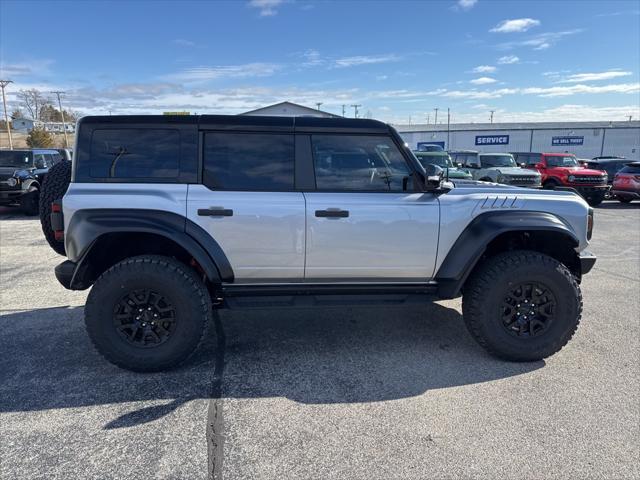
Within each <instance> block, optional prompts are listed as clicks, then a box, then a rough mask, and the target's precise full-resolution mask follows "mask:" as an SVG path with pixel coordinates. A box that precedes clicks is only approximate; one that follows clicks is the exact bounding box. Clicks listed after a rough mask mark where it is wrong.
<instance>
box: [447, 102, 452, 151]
mask: <svg viewBox="0 0 640 480" xmlns="http://www.w3.org/2000/svg"><path fill="white" fill-rule="evenodd" d="M450 125H451V110H449V107H447V150H449V148H451V147H449V127H450Z"/></svg>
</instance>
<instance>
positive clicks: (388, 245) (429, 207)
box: [305, 134, 439, 282]
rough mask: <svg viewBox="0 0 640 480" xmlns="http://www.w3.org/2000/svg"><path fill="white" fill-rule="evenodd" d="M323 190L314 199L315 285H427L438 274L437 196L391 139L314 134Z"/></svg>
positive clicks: (309, 259)
mask: <svg viewBox="0 0 640 480" xmlns="http://www.w3.org/2000/svg"><path fill="white" fill-rule="evenodd" d="M306 137H307V138H308V140H307V141H308V142H310V147H311V156H312V163H313V171H314V174H315V185H316V189H315V190H312V191H307V190H305V197H306V201H307V235H306V253H307V255H306V268H305V280H306V281H307V282H323V281H350V282H357V281H365V282H376V281H378V282H407V281H417V282H422V281H426V280H428V279H429V278H431V277H432V275H433V270H434V266H435V257H436V249H437V242H438V228H439V207H438V200H437V198H436V197H435V196H434V195H433V194H431V193H422V192H415V191H414V190H413V186H412V178H411V171H412V170H411V168H410V166H409V165H408V164H407V161H406V160H405V158H404V156H403V154H402V153H401V151H400V149H399V148H398V146H397V145H396V144H395V143H394V142H393V140H392V139H391V138H389V137H388V136H384V135H363V134H360V135H357V134H313V135H308V136H306Z"/></svg>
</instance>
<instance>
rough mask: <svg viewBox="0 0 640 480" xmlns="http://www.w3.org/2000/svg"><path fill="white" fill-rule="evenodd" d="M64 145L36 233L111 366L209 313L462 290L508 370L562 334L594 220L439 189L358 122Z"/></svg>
mask: <svg viewBox="0 0 640 480" xmlns="http://www.w3.org/2000/svg"><path fill="white" fill-rule="evenodd" d="M76 135H77V137H76V151H75V157H74V159H73V168H72V169H69V168H68V165H67V166H66V167H64V162H63V163H62V164H61V165H62V166H60V167H58V168H57V169H52V172H51V173H50V175H51V178H52V181H51V182H50V186H51V190H50V191H48V192H46V193H47V198H55V199H56V200H55V201H54V202H52V205H51V207H50V211H51V213H50V217H48V220H47V221H46V222H43V225H47V226H48V229H46V231H45V234H47V238H48V240H49V241H50V243H51V245H52V246H53V247H54V248H55V249H56V250H57V251H59V252H63V253H64V254H65V255H66V256H67V257H68V259H67V260H65V261H64V262H62V263H61V264H60V265H58V267H56V269H55V273H56V276H57V278H58V280H59V281H60V283H61V284H62V285H63V286H64V287H66V288H68V289H72V290H82V289H86V288H89V287H92V289H91V291H90V293H89V296H88V299H87V303H86V308H85V321H86V327H87V330H88V333H89V336H90V337H91V339H92V341H93V343H94V344H95V346H96V347H97V349H98V350H99V351H100V352H101V353H102V354H103V355H104V356H105V357H106V358H107V359H108V360H109V361H111V362H113V363H114V364H116V365H119V366H121V367H123V368H127V369H131V370H136V371H157V370H163V369H167V368H169V367H172V366H174V365H176V364H178V363H180V362H182V361H184V360H185V359H186V358H187V357H189V355H191V354H192V353H193V352H194V350H195V349H196V348H197V346H198V345H199V344H200V342H201V340H202V338H203V335H204V332H205V331H206V326H207V323H208V322H209V321H210V320H211V318H212V315H215V314H216V310H217V309H219V308H244V307H247V306H254V307H256V306H257V307H260V308H268V307H269V308H287V307H291V306H300V305H304V306H307V307H308V306H313V305H318V306H324V305H344V304H347V303H356V304H362V303H365V304H379V303H382V304H389V303H392V304H402V303H405V302H409V301H416V300H418V301H425V302H426V301H431V300H433V299H437V298H454V297H457V296H460V295H463V300H462V310H463V315H464V320H465V322H466V325H467V327H468V329H469V331H470V333H471V335H472V336H473V337H474V338H475V339H476V340H477V341H478V342H479V343H480V345H482V346H483V347H484V348H485V349H487V350H488V351H489V352H490V353H492V354H494V355H496V356H499V357H501V358H505V359H508V360H515V361H533V360H539V359H541V358H544V357H547V356H549V355H552V354H554V353H555V352H557V351H558V350H560V349H561V348H562V347H563V346H564V345H565V344H566V343H567V342H568V341H569V339H570V338H571V336H572V335H573V333H574V331H575V330H576V328H577V326H578V323H579V320H580V315H581V309H582V298H581V294H580V288H579V283H580V280H581V277H582V275H583V274H585V273H587V272H588V271H589V270H590V269H591V267H592V266H593V264H594V262H595V257H594V256H593V255H591V254H590V253H588V252H587V251H586V250H585V249H586V248H587V245H588V238H589V237H590V235H591V230H592V226H593V211H592V210H590V208H589V207H588V205H587V204H586V203H585V201H584V200H583V199H582V198H580V197H579V196H577V195H575V194H574V193H572V192H566V191H557V192H556V191H538V190H531V189H519V188H518V189H516V188H511V187H505V186H499V185H489V184H480V183H474V182H466V183H461V184H459V185H457V184H455V183H449V182H444V181H443V179H442V171H441V169H439V167H437V166H433V165H428V166H427V167H426V170H425V168H423V167H422V166H421V165H420V163H419V162H418V161H417V159H416V158H415V157H414V155H413V154H412V152H411V151H410V150H409V149H408V148H407V147H406V146H405V144H404V142H403V141H402V139H401V138H400V136H399V135H398V134H397V132H396V131H395V130H394V129H393V128H392V127H390V126H389V125H386V124H384V123H381V122H377V121H373V120H352V119H326V118H304V117H298V118H282V117H251V116H208V115H203V116H184V117H183V116H176V117H171V116H109V117H85V118H83V119H82V120H81V121H80V122H79V125H78V129H77V134H76ZM67 163H68V162H67ZM70 172H71V173H70ZM69 175H70V176H71V183H70V184H69V183H68V180H65V179H68V178H69ZM43 214H45V215H46V214H47V211H46V208H45V209H43Z"/></svg>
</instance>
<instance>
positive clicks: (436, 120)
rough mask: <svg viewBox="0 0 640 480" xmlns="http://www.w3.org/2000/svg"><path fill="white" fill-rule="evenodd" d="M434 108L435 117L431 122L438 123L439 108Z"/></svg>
mask: <svg viewBox="0 0 640 480" xmlns="http://www.w3.org/2000/svg"><path fill="white" fill-rule="evenodd" d="M434 110H435V111H436V119H435V120H434V122H433V124H434V125H438V110H440V109H439V108H434Z"/></svg>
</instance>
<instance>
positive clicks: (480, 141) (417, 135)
mask: <svg viewBox="0 0 640 480" xmlns="http://www.w3.org/2000/svg"><path fill="white" fill-rule="evenodd" d="M394 126H395V128H396V129H397V130H398V132H399V133H400V135H401V136H402V137H403V138H404V140H405V141H406V142H407V143H408V144H409V146H410V147H411V148H412V149H418V148H419V147H420V145H421V144H437V145H441V146H442V147H443V148H445V149H446V150H478V151H481V152H560V153H563V152H570V153H574V154H575V155H576V156H577V157H578V158H593V157H598V156H602V155H617V156H621V157H625V158H628V159H629V160H640V122H639V121H626V122H545V123H542V122H541V123H462V124H455V125H454V124H452V125H450V126H449V128H447V125H442V124H438V125H394Z"/></svg>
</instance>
